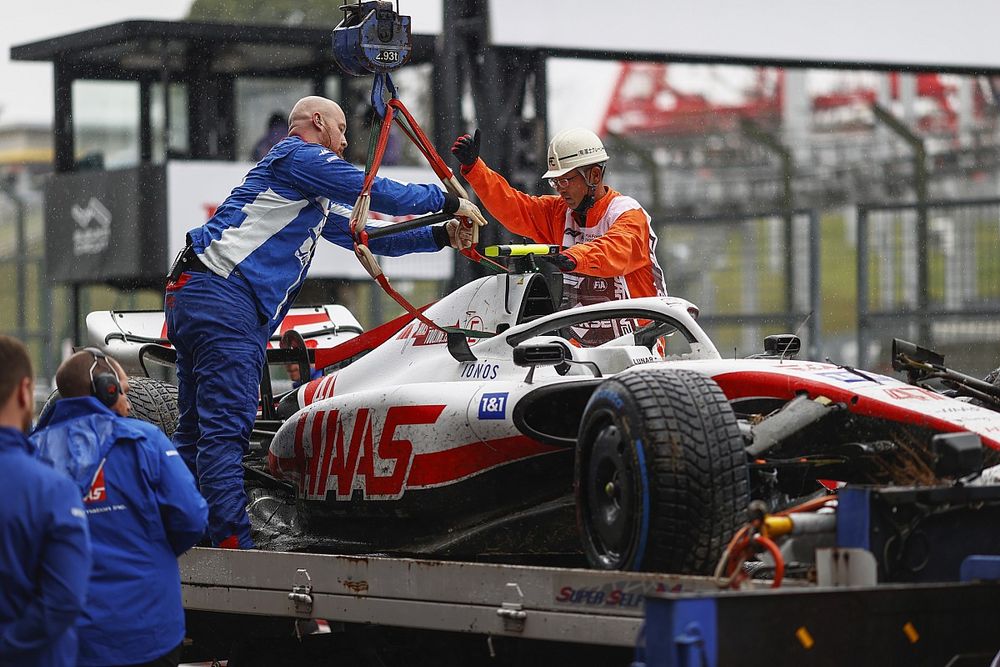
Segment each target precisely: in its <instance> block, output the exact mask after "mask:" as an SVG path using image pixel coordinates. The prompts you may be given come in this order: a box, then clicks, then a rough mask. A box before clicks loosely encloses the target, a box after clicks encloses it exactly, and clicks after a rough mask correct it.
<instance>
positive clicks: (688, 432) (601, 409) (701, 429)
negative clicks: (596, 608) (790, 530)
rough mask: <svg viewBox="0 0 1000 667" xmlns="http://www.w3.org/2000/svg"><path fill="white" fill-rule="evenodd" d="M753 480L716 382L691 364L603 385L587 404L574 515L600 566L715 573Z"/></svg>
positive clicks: (740, 519) (742, 516)
mask: <svg viewBox="0 0 1000 667" xmlns="http://www.w3.org/2000/svg"><path fill="white" fill-rule="evenodd" d="M748 480H749V478H748V468H747V460H746V453H745V451H744V445H743V439H742V437H741V436H740V432H739V428H738V426H737V422H736V417H735V415H734V414H733V411H732V408H730V406H729V403H728V401H727V400H726V397H725V395H724V394H723V393H722V390H721V389H720V388H719V386H718V385H717V384H716V383H715V382H714V381H713V380H712V379H711V378H708V377H705V376H704V375H701V374H699V373H695V372H692V371H686V370H641V371H636V372H631V373H624V374H622V375H619V376H617V377H614V378H611V379H609V380H606V381H605V382H603V383H602V384H601V385H600V386H599V387H598V388H597V390H596V391H595V392H594V394H593V396H591V398H590V401H589V402H588V403H587V407H586V409H585V411H584V416H583V420H582V425H581V427H580V434H579V439H578V444H577V455H576V463H575V482H576V506H577V521H578V524H579V527H580V532H581V537H582V540H583V549H584V552H585V554H586V556H587V560H588V561H589V562H590V564H591V565H592V566H594V567H596V568H600V569H621V570H645V571H657V572H671V573H692V574H709V573H711V571H712V569H713V568H714V566H715V563H716V561H717V560H718V558H719V556H720V555H721V553H722V551H723V549H724V548H725V546H726V542H727V541H728V540H729V538H730V537H731V536H732V535H733V533H734V532H735V531H736V530H737V529H738V528H739V527H740V526H741V525H743V523H744V522H745V520H746V507H747V504H748V503H749V481H748Z"/></svg>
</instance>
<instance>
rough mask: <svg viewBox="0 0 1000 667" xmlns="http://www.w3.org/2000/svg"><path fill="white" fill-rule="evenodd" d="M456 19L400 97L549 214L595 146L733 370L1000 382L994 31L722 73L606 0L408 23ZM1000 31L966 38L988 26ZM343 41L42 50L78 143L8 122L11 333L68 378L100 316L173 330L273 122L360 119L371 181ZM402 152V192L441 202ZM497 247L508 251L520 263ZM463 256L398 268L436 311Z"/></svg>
mask: <svg viewBox="0 0 1000 667" xmlns="http://www.w3.org/2000/svg"><path fill="white" fill-rule="evenodd" d="M922 1H923V0H921V2H922ZM428 4H430V5H433V6H434V7H433V10H434V11H435V12H436V13H437V14H439V20H440V23H439V25H438V27H437V30H436V31H431V32H427V33H423V34H417V35H415V39H414V42H415V43H414V56H413V58H412V60H411V63H410V64H409V65H407V66H406V67H404V68H403V69H402V70H400V71H399V73H398V74H396V75H395V76H394V78H395V81H396V83H397V86H398V88H399V94H400V97H402V98H403V100H404V101H405V102H406V104H407V106H408V107H409V108H410V109H411V110H412V111H413V112H414V114H415V116H416V117H417V118H418V120H419V121H420V122H421V124H422V125H424V127H425V129H427V130H428V133H429V134H430V136H431V137H432V139H433V140H434V142H435V145H436V146H437V147H438V149H439V150H441V151H446V150H447V148H448V146H450V145H451V142H452V140H453V139H454V137H455V136H456V135H457V134H458V133H460V132H463V131H466V130H468V129H472V128H474V127H480V128H482V129H483V132H484V150H483V156H484V158H485V159H486V161H487V162H488V163H489V164H490V165H491V166H492V167H493V168H495V169H497V170H498V171H500V172H501V173H504V174H506V175H508V177H509V180H510V181H511V182H512V183H513V184H514V185H516V186H517V187H519V188H521V189H524V190H527V191H530V192H537V193H544V192H546V189H545V187H544V185H543V183H542V181H541V179H540V178H539V176H540V174H541V173H542V171H543V168H542V163H543V161H544V155H545V146H546V142H547V139H548V137H550V136H551V135H552V134H554V133H555V132H557V131H559V130H561V129H565V128H566V127H569V126H572V125H581V124H582V125H589V126H591V127H592V128H593V129H594V130H595V131H598V132H599V133H600V134H601V136H602V138H603V139H604V141H605V142H606V144H607V146H608V150H609V153H610V154H611V156H612V159H611V162H610V165H609V170H608V177H607V178H608V182H609V183H610V184H611V185H612V186H613V187H614V188H615V189H617V190H619V191H621V192H623V193H626V194H629V195H632V196H634V197H635V198H636V199H638V200H639V201H640V202H641V203H642V204H643V205H644V206H645V207H646V209H647V210H648V211H649V212H650V213H651V215H652V217H653V220H654V226H655V229H656V232H657V234H658V237H659V240H660V241H659V252H660V263H661V266H663V267H664V269H665V271H666V274H667V288H668V290H669V291H670V293H672V294H675V295H678V296H683V297H684V298H687V299H689V300H691V301H692V302H694V303H696V304H698V305H699V306H700V308H701V321H702V323H703V325H704V326H705V328H706V329H707V330H708V332H709V333H710V334H711V335H712V336H713V338H714V339H715V340H716V342H717V344H718V346H719V348H720V350H723V351H729V350H732V351H733V353H734V354H737V355H746V354H750V353H753V352H756V351H758V348H759V346H760V340H761V339H762V337H763V336H764V335H766V334H769V333H775V332H778V331H798V332H799V333H800V335H802V336H803V339H804V344H805V346H806V348H807V349H808V350H809V354H810V356H812V357H815V358H824V357H830V358H832V359H834V360H835V361H839V362H842V363H858V364H860V365H868V366H872V365H874V366H877V367H885V366H886V365H887V363H888V358H887V350H888V347H887V346H888V341H889V339H890V338H891V336H893V335H897V336H901V337H909V338H911V339H914V340H916V341H917V342H919V343H921V344H922V345H925V346H936V347H938V348H940V349H941V350H942V351H944V352H945V353H946V354H948V356H949V362H950V363H953V364H954V365H955V366H956V367H959V368H963V369H965V370H967V371H968V372H972V373H979V374H982V373H985V372H986V371H987V370H989V369H991V368H993V367H995V366H997V365H998V363H1000V317H998V316H1000V252H998V250H1000V121H998V119H1000V58H998V57H996V56H993V58H992V60H990V59H989V58H988V57H983V58H980V59H979V60H976V58H977V57H978V56H977V55H976V54H978V53H980V52H981V49H979V48H978V47H977V48H972V47H970V48H967V49H960V48H959V45H963V46H964V45H969V44H972V45H973V46H975V45H977V44H979V42H980V41H983V40H981V39H975V38H974V37H975V36H974V35H972V36H970V34H969V31H970V30H973V28H969V27H967V28H964V29H962V30H963V31H964V32H962V31H958V30H949V29H948V26H943V25H942V26H938V27H937V28H936V29H932V28H934V26H930V27H929V28H927V29H928V30H931V32H932V33H933V34H935V35H936V36H937V37H936V40H937V41H934V42H931V43H930V45H929V46H927V44H928V43H927V42H926V41H923V42H922V41H921V40H926V35H924V34H923V33H922V32H921V30H922V28H921V26H922V25H923V24H925V23H931V22H932V21H933V20H932V19H931V18H930V17H929V15H925V16H924V17H923V18H919V17H918V18H913V17H909V18H906V17H904V16H900V17H898V21H899V25H896V32H897V33H899V34H901V35H902V37H894V39H902V40H903V41H902V43H901V45H895V46H894V45H893V44H892V43H883V42H891V40H890V39H889V38H888V37H887V36H886V35H881V36H879V33H878V30H879V29H881V28H883V27H884V26H885V21H884V20H883V19H879V18H878V17H869V18H871V20H872V21H873V23H874V24H875V25H874V27H872V26H869V28H868V29H867V30H862V31H861V32H863V33H864V35H874V36H873V37H865V36H864V35H862V36H861V37H857V36H855V39H854V40H853V41H851V40H847V39H846V38H843V39H844V43H843V44H838V43H837V39H840V38H835V39H831V40H830V41H831V43H832V45H830V44H827V43H826V42H824V43H822V44H820V43H817V44H809V43H808V40H803V39H801V38H799V39H796V38H795V29H794V27H785V28H784V29H785V30H786V31H787V32H786V33H783V35H784V36H785V37H788V39H787V40H784V41H782V40H776V39H775V38H774V36H773V35H766V34H756V33H755V31H754V29H753V28H754V27H755V26H758V25H766V21H764V20H758V23H757V24H754V26H746V32H747V33H748V34H747V35H743V36H742V37H743V38H745V41H744V42H742V43H735V42H734V46H732V49H731V50H730V51H726V52H723V51H718V50H717V51H714V52H713V51H707V52H706V51H705V50H698V49H696V48H694V47H688V46H687V42H685V41H684V35H683V34H678V33H671V32H670V31H669V30H667V29H666V28H665V29H664V31H663V34H662V35H661V34H659V33H650V29H649V28H648V26H645V25H636V24H633V25H630V26H625V27H624V28H622V29H619V28H620V27H621V26H622V22H623V21H625V20H626V19H623V18H621V17H605V16H604V13H602V12H597V11H595V12H588V11H586V8H587V6H591V5H592V6H593V7H594V8H597V7H600V5H599V4H598V3H597V2H595V1H593V0H587V1H586V2H583V5H584V6H582V7H577V10H576V11H575V13H574V16H573V17H572V21H573V25H577V26H578V27H579V26H581V25H582V26H585V29H579V30H577V29H571V27H572V26H570V25H569V24H568V23H564V24H563V25H562V26H561V27H560V22H559V21H558V20H557V17H556V16H554V15H551V14H552V12H558V11H559V9H558V7H550V6H549V5H544V6H542V7H539V6H537V5H538V3H535V8H534V9H531V7H532V3H529V2H526V1H522V0H516V1H513V0H512V1H510V2H503V3H501V2H498V0H492V2H490V1H489V0H466V1H459V0H442V1H441V3H440V4H439V5H438V4H437V3H423V2H405V1H404V2H403V3H402V6H401V7H400V10H401V12H402V13H404V14H413V15H418V14H420V13H422V12H427V11H428V9H427V5H428ZM549 4H551V5H553V6H557V5H559V4H561V3H549ZM639 4H640V5H642V3H639ZM773 4H774V6H773V7H770V8H769V9H767V10H760V11H762V12H781V11H784V12H785V13H786V14H787V15H788V16H786V17H785V18H786V19H787V21H788V25H789V26H794V25H795V22H796V20H799V21H800V19H801V18H802V17H801V16H798V15H796V12H803V11H807V8H802V7H799V6H798V5H799V4H800V3H791V2H784V1H782V2H776V3H773ZM847 4H848V5H851V4H858V7H860V6H861V5H860V4H859V3H847ZM897 4H898V3H897ZM918 4H920V3H918ZM658 6H659V3H656V7H658ZM894 6H895V5H894ZM656 7H654V6H653V3H650V6H649V7H646V8H643V7H640V9H643V11H644V12H648V13H650V16H651V17H652V14H656V12H659V11H662V10H661V9H658V8H656ZM987 7H989V5H988V3H983V2H979V1H975V2H972V3H971V4H969V5H968V6H965V7H963V8H961V9H956V12H958V13H959V14H961V15H962V16H964V17H965V19H967V23H968V22H984V23H987V24H988V23H990V20H989V18H990V17H994V18H996V16H995V14H996V13H997V12H996V9H993V10H989V9H985V8H987ZM564 10H565V8H564ZM977 12H980V13H982V12H985V13H986V14H987V15H986V16H979V15H977ZM990 12H993V13H992V14H990ZM918 13H919V12H918ZM341 16H342V15H341V12H340V11H338V10H337V8H336V6H335V5H333V4H330V3H327V2H319V1H318V0H312V1H308V2H307V1H303V0H298V1H297V0H283V1H282V2H267V3H264V2H251V3H242V2H241V3H235V2H231V1H230V0H195V2H194V3H193V4H192V5H191V7H190V10H189V12H188V15H187V17H186V18H187V20H185V21H180V22H163V21H128V22H124V23H118V24H113V25H107V26H104V27H99V28H93V29H88V30H84V31H80V32H75V33H71V34H63V35H53V36H51V38H48V39H43V40H39V41H32V42H29V43H21V44H18V45H16V46H14V48H13V49H12V50H11V55H12V59H13V60H15V61H19V62H20V61H28V62H31V61H33V62H50V63H52V65H53V73H54V76H53V99H54V113H53V118H54V119H55V123H54V125H53V126H52V127H50V126H48V125H47V124H46V123H44V122H24V121H20V120H19V121H17V122H10V123H7V122H5V118H4V115H3V113H2V111H0V279H2V280H4V281H5V282H6V284H7V285H8V286H9V287H8V289H6V290H4V291H2V292H0V308H2V309H3V310H2V312H4V313H5V314H6V315H5V316H4V317H3V319H2V320H0V332H3V333H10V334H14V335H17V336H19V337H21V338H22V339H24V340H26V341H28V342H29V343H30V345H31V349H32V352H33V354H34V355H35V358H36V362H37V363H38V364H39V367H40V369H41V370H42V373H43V374H44V375H45V376H51V373H52V371H53V369H54V368H55V365H56V364H57V363H58V360H59V357H60V355H61V354H62V352H63V350H64V348H65V347H66V346H67V345H70V344H80V343H82V342H83V336H84V331H83V319H82V318H83V317H84V316H85V314H86V313H87V312H88V311H90V310H94V309H107V308H121V309H131V308H152V309H155V308H160V307H161V306H162V293H161V290H162V286H163V278H162V276H163V274H164V272H165V271H166V268H167V264H168V263H169V261H170V259H172V256H173V253H174V252H175V251H176V250H177V249H178V248H179V247H180V245H181V244H182V241H183V232H184V231H185V230H186V229H188V228H190V227H192V226H194V225H196V224H200V223H201V222H203V221H204V219H205V218H206V216H208V215H210V213H211V210H212V207H213V206H214V205H217V204H218V203H219V202H220V201H221V200H222V199H223V198H224V197H225V195H226V194H227V193H228V191H229V189H230V188H231V187H232V186H233V185H235V184H236V183H237V182H238V181H239V180H240V179H241V178H242V175H243V173H245V171H246V169H247V167H248V166H249V164H250V160H251V154H252V152H253V149H254V146H255V144H256V143H257V142H258V141H259V140H260V139H261V138H262V135H264V134H265V132H266V131H267V125H268V119H269V117H270V116H271V115H272V114H274V113H276V112H278V113H287V111H288V109H289V108H290V107H291V105H292V103H294V101H295V100H296V99H298V98H299V97H301V96H303V95H306V94H322V95H326V96H329V97H331V98H333V99H336V100H340V101H341V102H342V104H343V106H344V108H345V111H346V112H347V113H348V122H349V127H350V129H349V134H348V138H349V140H350V141H351V146H350V149H349V150H350V152H349V157H350V159H352V160H353V161H354V162H355V163H358V164H363V162H364V160H365V155H366V151H367V134H368V133H367V130H368V127H369V124H370V116H369V109H368V92H369V87H370V85H371V82H370V79H368V78H353V77H347V76H344V75H341V74H340V73H339V72H338V70H337V68H336V65H335V64H334V63H333V59H332V53H331V45H330V31H331V30H332V28H333V27H334V26H335V25H336V23H337V22H339V20H340V18H341ZM585 17H590V18H585ZM653 18H655V17H652V18H649V19H648V20H647V21H645V22H640V23H651V24H657V23H656V21H654V20H652V19H653ZM695 18H696V19H697V18H698V17H697V16H695ZM856 18H857V17H856ZM883 18H884V17H883ZM758 19H760V17H758ZM566 20H568V19H566ZM687 20H692V19H687ZM828 20H830V21H833V22H834V23H836V20H835V19H831V18H830V17H829V16H820V15H817V16H815V17H814V21H815V25H810V26H809V29H808V30H805V31H804V32H806V33H810V34H815V33H816V32H822V30H823V25H822V24H823V22H824V21H828ZM859 20H860V19H859ZM894 20H895V19H894ZM942 20H943V19H942ZM949 20H950V19H949ZM518 22H520V23H518ZM890 22H891V21H890ZM738 23H739V17H733V16H726V17H723V16H716V17H715V18H714V19H711V18H708V19H704V25H701V26H700V28H701V29H702V33H701V35H702V36H704V37H705V39H704V40H703V41H706V42H707V43H709V44H711V45H718V44H725V43H726V40H729V41H733V36H732V34H731V33H732V32H733V31H735V30H737V29H738V28H739V26H738V25H734V24H738ZM800 23H801V21H800ZM598 24H599V25H598ZM595 25H596V26H597V27H600V28H602V30H603V33H602V34H601V35H599V36H597V37H595V36H594V26H595ZM305 26H308V27H305ZM546 29H547V30H548V32H545V30H546ZM670 29H674V28H670ZM676 30H684V26H683V25H681V26H678V27H677V28H676ZM859 30H860V28H859ZM829 31H830V32H831V34H841V33H837V30H836V25H831V26H830V27H829ZM417 32H419V27H418V29H417ZM693 32H697V31H693ZM434 33H436V34H434ZM894 34H895V33H894ZM977 34H978V33H977ZM800 37H801V36H800ZM866 39H867V41H865V40H866ZM907 39H909V42H907V41H906V40H907ZM738 41H739V40H736V42H738ZM786 43H787V44H790V45H791V46H789V47H787V48H788V49H791V50H790V51H782V49H783V48H785V46H784V45H785V44H786ZM859 44H860V46H858V45H859ZM917 44H920V45H923V47H922V48H917V47H916V46H914V45H917ZM949 45H951V46H949ZM980 46H981V45H980ZM706 48H707V47H706ZM719 48H723V47H721V46H720V47H719ZM740 48H743V51H739V49H740ZM838 48H839V49H842V50H841V51H837V49H838ZM949 48H951V49H952V51H954V52H962V54H964V55H956V56H951V55H947V54H948V53H949V52H948V49H949ZM685 49H687V50H685ZM769 49H770V50H769ZM794 49H798V51H797V52H796V51H794ZM824 49H826V50H824ZM852 49H853V50H852ZM880 49H882V50H880ZM886 53H888V54H897V53H898V54H899V55H898V58H897V57H896V56H894V55H893V56H892V57H889V56H886V55H885V54H886ZM845 54H846V55H845ZM915 54H917V55H915ZM942 54H945V55H942ZM960 58H965V60H961V59H960ZM394 142H395V143H394V146H393V150H392V152H391V162H392V164H391V165H390V166H389V169H388V170H387V171H386V172H385V173H386V174H392V175H394V176H395V177H397V178H400V179H402V180H423V181H426V182H433V180H434V177H433V174H432V173H431V172H430V171H429V170H427V169H425V168H424V167H423V165H422V164H421V162H420V156H419V154H418V153H417V152H416V151H415V150H413V149H412V147H411V146H410V145H409V144H408V143H407V142H406V141H405V140H403V139H401V138H400V137H396V138H395V139H394ZM487 229H488V230H489V232H488V234H487V237H486V239H485V242H487V243H489V242H497V241H509V240H517V239H511V238H510V236H509V235H507V234H506V232H504V231H503V230H502V229H500V227H499V225H491V226H490V227H489V228H487ZM327 245H328V244H327ZM442 257H443V255H442V256H427V257H422V258H416V259H414V258H400V260H398V261H397V262H396V263H393V262H387V263H385V264H384V265H383V266H385V267H386V269H387V273H388V274H389V275H390V277H391V278H392V279H393V280H394V282H395V283H396V284H397V286H399V287H400V288H402V291H403V292H404V293H406V294H407V295H408V297H409V298H411V300H413V301H414V302H426V301H429V300H432V299H434V298H437V297H438V296H439V295H440V294H442V293H443V292H444V291H446V290H448V289H449V288H450V287H452V286H454V285H455V284H458V283H464V282H466V281H467V280H469V279H470V278H472V277H473V276H474V275H475V268H474V267H473V266H471V265H469V264H467V263H465V262H464V261H463V260H460V259H459V260H455V259H454V258H452V257H450V256H449V257H448V258H447V259H444V260H443V259H442ZM310 275H311V276H312V279H311V280H310V281H309V283H307V287H306V288H305V289H304V290H303V293H302V295H301V297H300V300H299V301H300V303H319V302H324V301H331V300H332V301H337V302H341V303H344V304H345V305H347V306H348V307H350V308H351V309H352V310H353V311H354V312H355V313H356V314H357V316H358V318H359V319H360V320H361V321H362V323H363V324H365V325H366V326H371V325H374V324H377V323H379V322H380V321H383V320H385V319H388V318H389V317H391V316H393V315H395V314H397V313H398V312H399V311H398V307H397V306H396V305H395V304H394V303H393V302H391V300H389V299H388V298H387V297H385V296H384V295H383V294H382V293H381V292H380V291H379V290H378V288H377V287H376V286H374V285H373V284H372V283H371V282H370V281H368V280H367V279H365V275H366V274H364V273H363V271H362V270H361V269H360V267H359V266H357V262H356V260H354V258H353V255H352V254H351V253H348V252H338V251H336V249H333V248H324V250H322V251H321V252H319V253H318V254H317V258H316V261H315V263H314V265H313V268H312V270H311V273H310Z"/></svg>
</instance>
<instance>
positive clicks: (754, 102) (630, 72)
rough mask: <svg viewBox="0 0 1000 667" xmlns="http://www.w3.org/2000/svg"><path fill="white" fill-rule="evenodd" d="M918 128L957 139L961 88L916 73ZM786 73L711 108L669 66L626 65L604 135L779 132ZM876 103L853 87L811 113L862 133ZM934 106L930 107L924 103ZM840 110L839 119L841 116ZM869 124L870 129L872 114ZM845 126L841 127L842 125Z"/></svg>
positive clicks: (894, 84) (871, 94)
mask: <svg viewBox="0 0 1000 667" xmlns="http://www.w3.org/2000/svg"><path fill="white" fill-rule="evenodd" d="M889 76H890V95H891V98H892V99H893V100H898V99H899V92H900V91H899V87H900V86H899V74H898V73H897V72H892V73H890V75H889ZM916 79H917V86H916V96H917V101H918V104H917V114H918V120H917V129H918V130H920V131H922V132H926V133H933V134H946V133H952V134H953V133H954V132H955V131H956V129H957V125H958V113H957V111H956V110H955V108H954V105H953V103H952V101H951V99H952V98H953V97H954V96H955V94H956V92H957V86H955V85H954V84H950V83H947V82H946V81H943V80H942V78H941V77H940V76H939V75H938V74H933V73H922V74H917V75H916ZM784 89H785V85H784V71H783V70H781V69H776V68H767V67H760V68H757V70H756V77H755V84H754V85H753V86H752V87H751V88H750V89H749V90H747V91H744V93H743V100H742V101H741V102H739V103H736V104H720V103H716V102H712V101H711V100H709V99H708V98H707V97H705V96H704V95H702V94H700V93H690V92H683V91H680V90H678V89H677V88H676V87H674V86H673V85H671V82H670V79H669V69H668V66H667V65H666V64H664V63H641V62H626V63H622V65H621V70H620V72H619V74H618V78H617V81H616V82H615V86H614V89H613V92H612V95H611V99H610V100H609V102H608V106H607V109H606V110H605V113H604V118H603V120H602V122H601V128H600V134H601V135H602V136H606V135H607V134H619V135H625V136H628V135H637V134H638V135H659V136H692V135H700V134H710V133H720V132H723V133H724V132H730V131H735V130H737V129H738V128H739V122H740V119H747V120H751V121H754V122H755V123H757V124H758V125H761V126H763V127H778V126H779V125H780V123H781V109H782V101H783V96H784V93H785V90H784ZM974 91H975V92H974V112H975V115H976V117H982V115H983V114H984V112H985V109H986V108H987V107H988V106H990V105H991V101H990V100H988V99H987V97H986V95H985V94H984V91H983V89H982V87H981V86H978V85H977V86H975V87H974ZM877 99H878V93H877V91H876V90H875V89H874V88H873V87H866V86H863V85H854V86H851V87H845V88H843V89H841V90H837V91H833V92H830V93H824V94H816V95H814V96H813V97H812V98H811V100H810V102H811V109H812V112H813V113H814V114H815V117H816V118H817V120H820V119H823V118H825V120H821V121H820V123H819V124H820V125H821V126H823V127H824V129H826V130H828V131H836V130H837V129H840V128H842V129H856V128H857V125H858V122H859V121H858V115H857V114H852V113H850V110H852V109H855V110H858V109H861V110H867V109H870V107H871V105H872V103H873V102H875V101H876V100H877ZM928 101H929V102H931V104H927V103H926V102H928ZM838 112H839V113H838ZM863 116H864V121H863V122H864V123H867V124H868V125H870V124H871V120H870V114H864V115H863ZM838 126H839V127H838Z"/></svg>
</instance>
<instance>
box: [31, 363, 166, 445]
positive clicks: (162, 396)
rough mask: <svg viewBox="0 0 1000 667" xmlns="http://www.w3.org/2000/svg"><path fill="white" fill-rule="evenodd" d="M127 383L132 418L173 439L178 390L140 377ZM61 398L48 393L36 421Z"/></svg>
mask: <svg viewBox="0 0 1000 667" xmlns="http://www.w3.org/2000/svg"><path fill="white" fill-rule="evenodd" d="M128 384H129V392H128V398H129V401H130V402H131V403H132V416H133V417H135V418H136V419H141V420H142V421H144V422H149V423H150V424H153V425H154V426H158V427H159V428H160V430H161V431H163V433H164V434H165V435H166V436H167V437H168V438H169V437H171V436H173V434H174V431H176V430H177V414H178V413H177V387H175V386H174V385H172V384H167V383H166V382H161V381H160V380H154V379H153V378H148V377H142V376H136V377H130V378H129V379H128ZM60 398H62V396H61V395H60V394H59V390H58V389H56V390H54V391H53V392H52V393H51V394H49V397H48V398H47V399H45V403H44V404H43V405H42V409H41V410H40V411H39V413H38V421H39V422H41V421H42V420H43V419H45V418H46V417H47V416H48V414H49V413H50V412H52V410H53V408H55V405H56V401H58V400H59V399H60Z"/></svg>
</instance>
